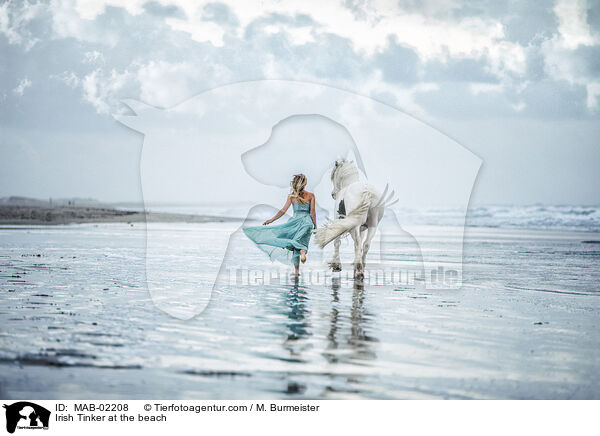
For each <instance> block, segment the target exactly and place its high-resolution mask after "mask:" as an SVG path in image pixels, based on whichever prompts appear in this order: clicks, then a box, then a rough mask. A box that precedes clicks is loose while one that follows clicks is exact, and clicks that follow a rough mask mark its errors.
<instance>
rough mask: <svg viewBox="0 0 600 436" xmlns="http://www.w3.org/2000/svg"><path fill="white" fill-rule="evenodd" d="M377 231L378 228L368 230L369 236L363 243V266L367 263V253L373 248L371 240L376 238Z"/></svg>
mask: <svg viewBox="0 0 600 436" xmlns="http://www.w3.org/2000/svg"><path fill="white" fill-rule="evenodd" d="M376 231H377V227H376V226H373V227H368V228H367V236H366V237H365V240H364V242H363V249H362V251H363V253H362V255H363V257H362V263H363V266H364V265H365V264H366V263H367V253H368V252H369V248H371V240H372V239H373V237H374V236H375V232H376Z"/></svg>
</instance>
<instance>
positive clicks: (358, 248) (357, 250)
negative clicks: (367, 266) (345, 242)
mask: <svg viewBox="0 0 600 436" xmlns="http://www.w3.org/2000/svg"><path fill="white" fill-rule="evenodd" d="M350 236H352V239H353V240H354V278H355V279H358V280H362V279H363V278H364V267H363V263H362V257H363V256H362V247H363V244H362V238H361V234H360V228H359V227H356V228H354V229H352V230H351V231H350Z"/></svg>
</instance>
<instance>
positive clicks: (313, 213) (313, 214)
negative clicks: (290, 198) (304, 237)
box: [310, 194, 317, 229]
mask: <svg viewBox="0 0 600 436" xmlns="http://www.w3.org/2000/svg"><path fill="white" fill-rule="evenodd" d="M310 217H311V218H312V221H313V227H314V228H315V229H316V228H317V211H316V208H315V196H314V194H313V195H312V196H311V198H310Z"/></svg>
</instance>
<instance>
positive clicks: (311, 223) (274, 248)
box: [243, 174, 317, 275]
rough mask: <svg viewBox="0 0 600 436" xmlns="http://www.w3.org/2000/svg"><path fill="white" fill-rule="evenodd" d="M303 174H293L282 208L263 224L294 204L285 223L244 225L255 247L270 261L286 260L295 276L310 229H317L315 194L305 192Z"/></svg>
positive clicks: (303, 256)
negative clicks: (290, 214) (289, 262)
mask: <svg viewBox="0 0 600 436" xmlns="http://www.w3.org/2000/svg"><path fill="white" fill-rule="evenodd" d="M306 183H307V180H306V176H305V175H304V174H296V175H295V176H294V178H293V179H292V181H291V183H290V184H291V187H292V192H291V193H290V194H289V195H288V198H287V201H286V202H285V204H284V205H283V207H282V208H281V209H280V210H279V212H277V213H276V214H275V216H274V217H273V218H271V219H268V220H266V221H265V222H264V223H263V226H267V225H268V224H271V223H272V222H273V221H276V220H278V219H279V218H281V217H282V216H283V215H284V214H285V213H286V212H287V210H288V209H289V207H290V205H291V204H292V205H294V206H293V209H294V216H292V217H291V218H290V219H289V220H288V221H287V222H286V223H285V224H279V225H276V226H270V227H263V226H255V227H244V229H243V230H244V233H245V234H246V236H248V238H250V240H252V241H253V242H254V243H255V244H256V245H257V246H258V248H260V249H261V250H263V251H264V252H265V253H267V254H268V255H269V257H270V258H271V260H288V261H289V260H290V258H291V262H292V264H293V265H294V268H295V272H296V275H298V274H299V269H300V262H302V263H304V262H306V252H307V251H308V243H309V241H310V236H311V234H312V231H313V229H316V228H317V215H316V212H315V195H314V194H313V193H312V192H308V191H306V190H305V189H304V188H305V187H306Z"/></svg>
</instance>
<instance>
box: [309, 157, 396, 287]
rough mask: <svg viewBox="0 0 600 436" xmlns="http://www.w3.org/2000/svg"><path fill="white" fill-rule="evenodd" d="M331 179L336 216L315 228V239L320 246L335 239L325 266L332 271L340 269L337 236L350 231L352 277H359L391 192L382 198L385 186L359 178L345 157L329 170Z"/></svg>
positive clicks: (356, 171)
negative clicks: (382, 188)
mask: <svg viewBox="0 0 600 436" xmlns="http://www.w3.org/2000/svg"><path fill="white" fill-rule="evenodd" d="M331 182H332V183H333V191H332V192H331V195H332V197H333V199H334V200H335V211H336V214H337V219H335V220H333V221H330V222H329V223H327V224H326V225H324V226H323V227H321V228H320V229H318V230H317V232H316V234H315V241H316V242H317V244H318V245H319V246H320V247H321V248H323V247H325V246H326V245H327V244H329V243H330V242H331V241H333V240H335V243H334V254H333V258H332V259H331V261H330V262H329V265H330V266H331V269H332V270H333V271H341V269H342V266H341V262H340V243H341V240H340V237H341V236H342V235H344V234H347V233H350V235H351V236H352V239H353V240H354V277H355V278H356V279H359V280H362V279H363V277H364V268H365V260H366V257H367V253H368V252H369V247H370V246H371V240H372V239H373V236H375V231H376V230H377V225H378V224H379V222H380V221H381V219H382V218H383V213H384V211H385V208H386V202H389V201H390V200H391V199H392V197H393V196H394V192H393V191H392V193H390V194H389V195H388V196H387V198H386V194H387V190H388V186H386V187H385V190H384V191H383V193H381V191H380V190H378V189H377V188H375V187H374V186H373V185H371V184H370V183H368V182H366V181H363V180H361V178H360V175H359V172H358V169H357V168H356V165H354V163H353V162H351V161H347V160H341V161H336V162H335V166H334V168H333V170H332V171H331ZM396 201H398V200H395V201H393V202H391V203H388V204H387V206H391V205H392V204H394V203H396Z"/></svg>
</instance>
